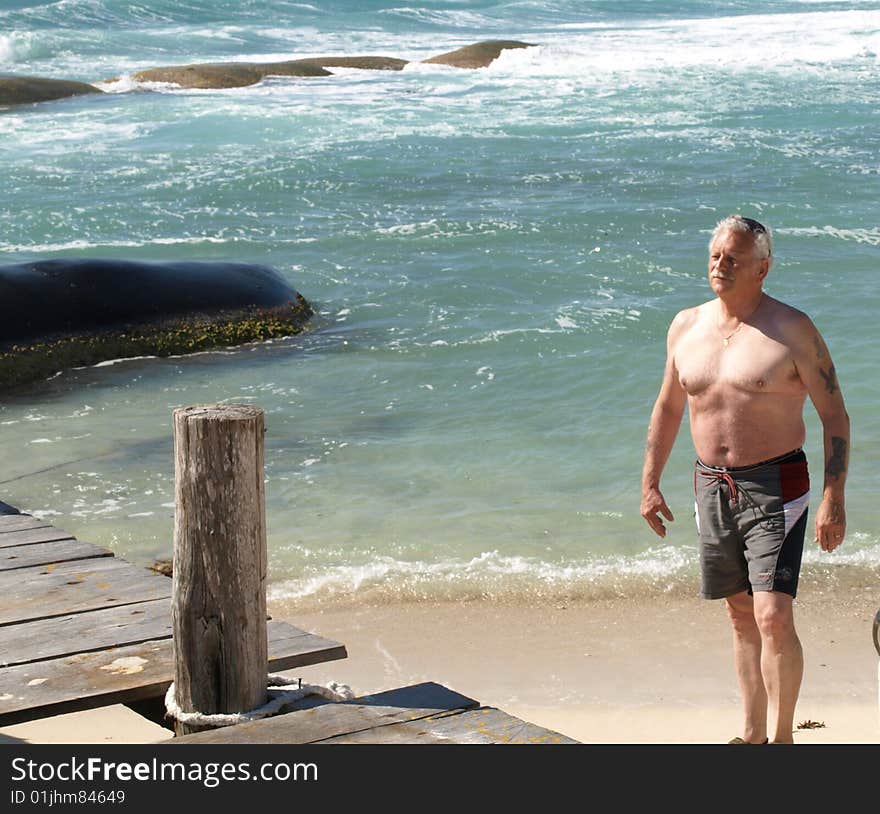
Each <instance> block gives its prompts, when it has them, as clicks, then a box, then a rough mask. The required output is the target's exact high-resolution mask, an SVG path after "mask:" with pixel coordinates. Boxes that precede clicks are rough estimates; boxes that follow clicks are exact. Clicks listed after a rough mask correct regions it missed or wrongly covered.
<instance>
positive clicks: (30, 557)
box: [0, 540, 113, 571]
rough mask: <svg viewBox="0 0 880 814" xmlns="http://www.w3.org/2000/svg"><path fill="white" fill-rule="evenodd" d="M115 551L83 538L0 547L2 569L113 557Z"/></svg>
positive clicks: (0, 566) (0, 569)
mask: <svg viewBox="0 0 880 814" xmlns="http://www.w3.org/2000/svg"><path fill="white" fill-rule="evenodd" d="M112 556H113V552H112V551H109V550H108V549H106V548H101V547H100V546H96V545H92V544H91V543H84V542H83V541H82V540H56V541H53V542H48V543H27V544H25V545H18V546H7V547H6V548H0V571H11V570H17V569H19V568H30V567H32V566H34V565H50V564H52V563H57V562H68V561H70V560H88V559H92V558H93V557H112Z"/></svg>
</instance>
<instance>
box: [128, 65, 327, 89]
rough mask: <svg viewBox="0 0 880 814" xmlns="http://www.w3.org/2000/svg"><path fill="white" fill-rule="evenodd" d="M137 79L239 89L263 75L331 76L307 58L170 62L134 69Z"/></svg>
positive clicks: (262, 77) (139, 80)
mask: <svg viewBox="0 0 880 814" xmlns="http://www.w3.org/2000/svg"><path fill="white" fill-rule="evenodd" d="M133 76H134V78H135V79H136V80H137V81H138V82H171V83H173V84H175V85H180V86H181V87H182V88H200V89H207V88H243V87H246V86H248V85H256V84H257V82H260V81H261V80H263V79H265V78H266V77H267V76H332V74H331V73H330V71H328V70H325V69H324V68H322V67H321V66H320V65H318V64H316V63H314V62H312V61H311V60H305V59H295V60H291V61H289V62H228V63H210V62H206V63H204V64H201V65H171V66H168V67H165V68H148V69H147V70H145V71H138V72H137V73H135V74H134V75H133Z"/></svg>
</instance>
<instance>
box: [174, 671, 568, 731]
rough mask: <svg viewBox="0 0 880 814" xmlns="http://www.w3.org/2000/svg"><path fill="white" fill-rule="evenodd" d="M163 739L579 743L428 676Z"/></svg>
mask: <svg viewBox="0 0 880 814" xmlns="http://www.w3.org/2000/svg"><path fill="white" fill-rule="evenodd" d="M163 743H177V744H187V743H246V744H258V743H276V744H280V743H288V744H294V743H330V744H332V743H373V744H377V743H408V744H415V743H544V744H549V743H577V741H574V740H572V739H571V738H568V737H566V736H565V735H562V734H560V733H558V732H554V731H552V730H549V729H544V728H543V727H539V726H535V725H534V724H530V723H528V722H526V721H523V720H521V719H519V718H516V717H514V716H512V715H508V714H507V713H506V712H503V711H501V710H499V709H496V708H494V707H481V706H479V704H478V703H477V702H476V701H474V700H473V699H471V698H468V697H467V696H463V695H460V694H459V693H457V692H454V691H452V690H449V689H447V688H446V687H443V686H442V685H440V684H435V683H433V682H426V683H424V684H416V685H413V686H410V687H401V688H399V689H396V690H389V691H387V692H383V693H378V694H374V695H370V696H363V697H361V698H355V699H354V700H352V701H345V702H342V703H319V704H317V705H314V706H312V707H311V708H310V709H299V710H296V711H293V712H288V713H286V714H282V715H276V716H273V717H271V718H266V719H264V720H261V721H252V722H249V723H244V724H238V725H236V726H232V727H226V728H224V729H219V730H215V731H212V732H201V733H197V734H194V735H187V736H184V737H179V738H175V739H174V740H172V741H163Z"/></svg>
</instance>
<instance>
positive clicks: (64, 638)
mask: <svg viewBox="0 0 880 814" xmlns="http://www.w3.org/2000/svg"><path fill="white" fill-rule="evenodd" d="M170 635H171V616H170V614H169V613H168V600H167V599H154V600H153V601H151V602H139V603H137V604H135V605H123V606H122V607H118V608H103V609H101V610H95V611H92V612H91V613H74V614H71V615H69V616H56V617H55V618H53V619H37V620H35V621H33V622H23V623H22V624H20V625H5V626H4V627H0V653H2V654H3V656H2V658H3V662H4V664H5V665H7V666H12V665H15V664H26V663H27V662H29V661H42V660H44V659H54V658H60V657H62V656H69V655H74V654H76V653H88V652H91V651H93V650H106V649H108V648H111V647H120V646H121V645H125V644H137V643H138V642H145V641H148V640H150V639H160V638H164V637H167V636H170Z"/></svg>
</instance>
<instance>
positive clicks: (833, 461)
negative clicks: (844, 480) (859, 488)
mask: <svg viewBox="0 0 880 814" xmlns="http://www.w3.org/2000/svg"><path fill="white" fill-rule="evenodd" d="M844 472H846V440H845V439H844V438H839V437H838V436H836V435H835V436H833V437H832V438H831V457H830V458H829V459H828V463H826V464H825V474H826V475H827V476H828V477H829V478H834V480H837V479H838V478H839V477H840V476H841V475H842V474H843V473H844Z"/></svg>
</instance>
